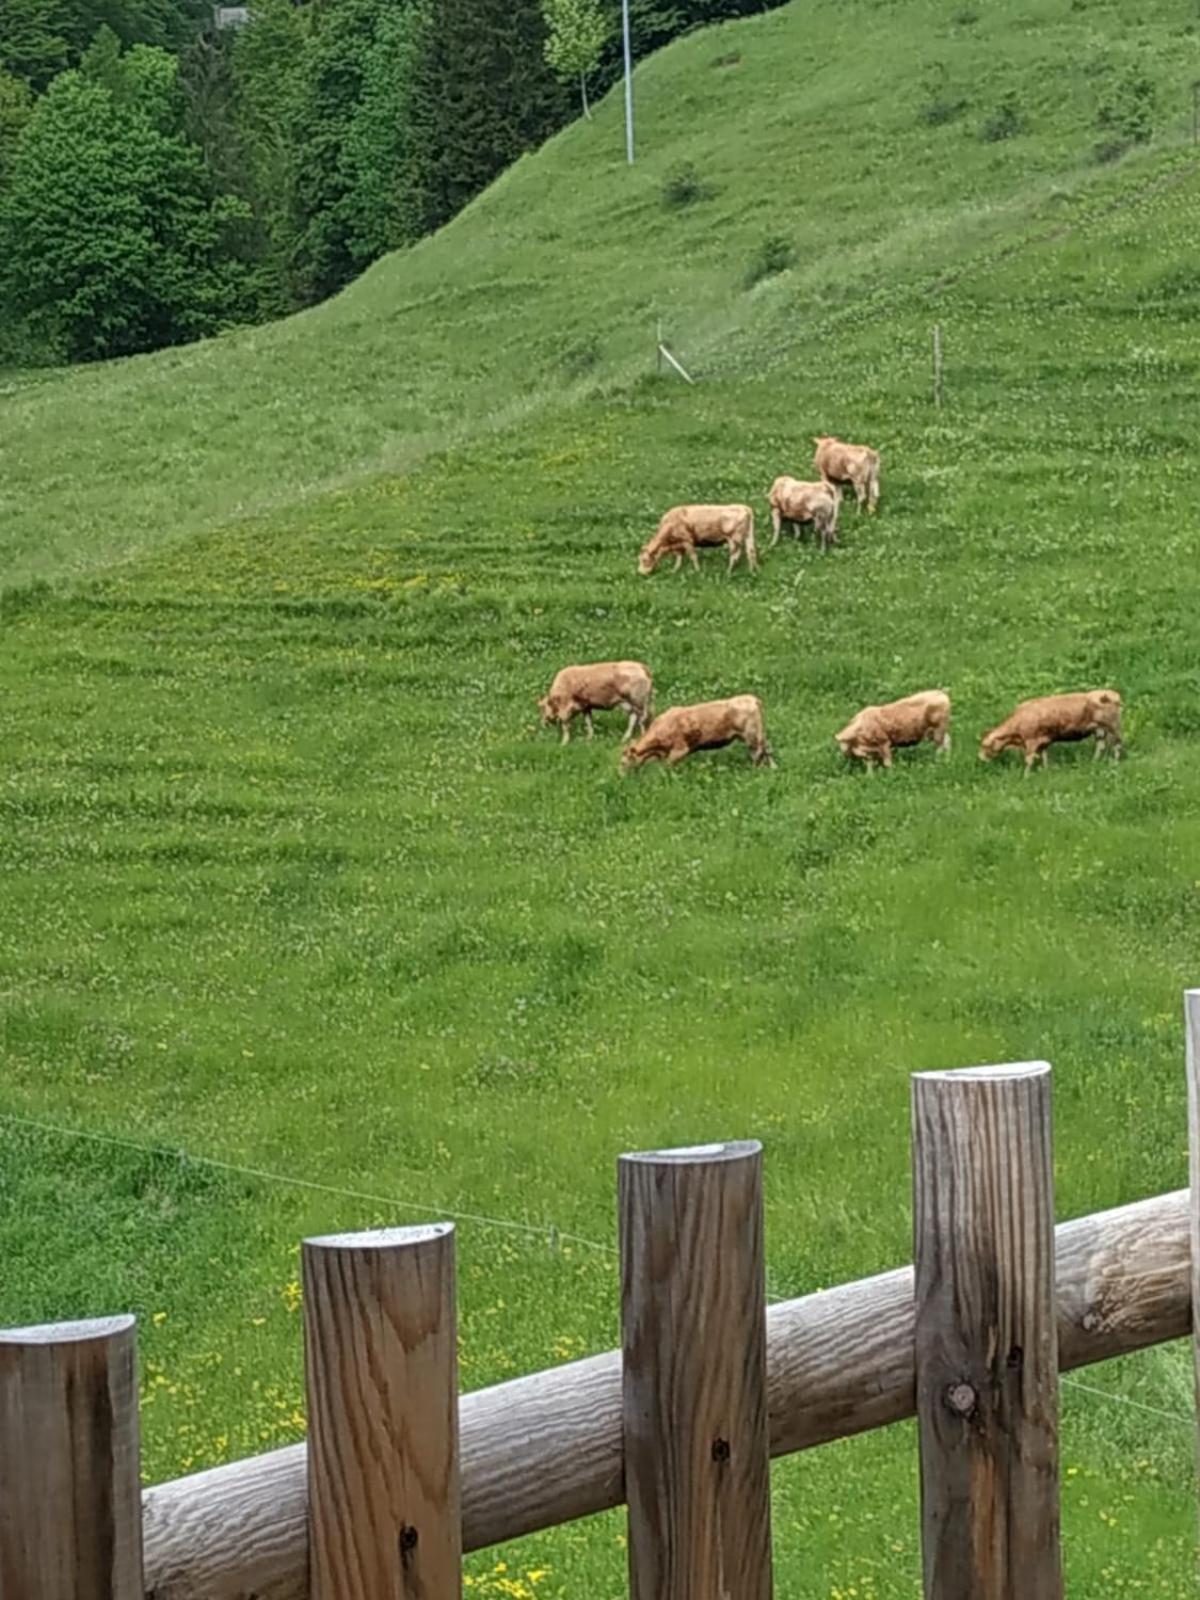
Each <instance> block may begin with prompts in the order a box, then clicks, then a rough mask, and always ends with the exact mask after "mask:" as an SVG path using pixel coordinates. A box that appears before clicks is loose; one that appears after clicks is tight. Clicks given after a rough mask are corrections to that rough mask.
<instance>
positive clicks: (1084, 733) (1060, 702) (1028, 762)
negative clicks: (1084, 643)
mask: <svg viewBox="0 0 1200 1600" xmlns="http://www.w3.org/2000/svg"><path fill="white" fill-rule="evenodd" d="M1093 735H1094V736H1095V740H1096V754H1095V755H1094V756H1093V757H1092V759H1093V760H1097V759H1098V758H1099V757H1100V756H1101V755H1102V754H1103V753H1104V751H1105V750H1106V749H1107V750H1111V751H1112V754H1113V760H1114V761H1116V760H1119V759H1120V756H1121V751H1122V750H1123V749H1124V746H1123V744H1122V743H1121V696H1120V695H1119V694H1118V693H1117V691H1116V690H1115V689H1089V690H1087V691H1086V693H1084V694H1048V695H1046V696H1044V697H1043V698H1042V699H1041V700H1023V701H1022V702H1021V704H1020V705H1019V706H1018V707H1017V709H1016V710H1015V711H1014V712H1013V714H1012V716H1011V717H1006V718H1005V720H1004V721H1003V722H1002V723H1000V724H999V726H998V727H995V728H993V729H992V730H991V731H990V733H985V734H984V736H983V741H982V743H981V744H980V746H979V759H980V760H981V761H991V760H992V758H993V757H994V756H998V755H999V754H1000V752H1001V751H1002V750H1023V751H1024V753H1025V776H1026V777H1028V776H1029V774H1030V772H1031V771H1032V769H1033V765H1034V763H1035V762H1036V760H1037V758H1038V757H1039V756H1041V758H1042V765H1043V767H1045V766H1049V761H1048V760H1047V754H1046V752H1047V750H1048V748H1049V746H1050V745H1052V744H1067V743H1071V742H1074V741H1076V740H1079V739H1089V738H1091V737H1092V736H1093Z"/></svg>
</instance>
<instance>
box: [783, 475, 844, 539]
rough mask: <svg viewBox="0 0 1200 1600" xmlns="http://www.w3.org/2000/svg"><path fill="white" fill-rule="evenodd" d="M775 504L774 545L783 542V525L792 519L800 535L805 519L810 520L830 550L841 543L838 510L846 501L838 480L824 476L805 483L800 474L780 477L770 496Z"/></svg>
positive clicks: (792, 523) (793, 528) (795, 529)
mask: <svg viewBox="0 0 1200 1600" xmlns="http://www.w3.org/2000/svg"><path fill="white" fill-rule="evenodd" d="M767 504H768V505H769V506H770V507H771V526H772V528H773V529H774V532H773V534H772V536H771V549H772V550H773V549H774V548H775V546H776V545H777V544H778V543H779V533H780V529H781V528H782V527H783V524H784V523H785V522H787V523H790V524H791V527H792V531H793V532H794V533H795V535H796V537H797V538H799V537H800V528H801V525H802V524H803V523H806V522H810V523H811V524H812V527H813V532H814V533H815V534H816V535H817V537H818V538H819V539H820V541H821V549H822V550H828V548H829V546H830V545H831V544H836V543H837V521H838V511H839V510H840V509H841V504H842V491H841V490H840V489H839V488H838V486H837V485H836V484H835V483H829V482H828V481H827V480H826V479H824V478H822V479H821V481H820V482H819V483H802V482H801V481H800V480H799V479H798V478H776V479H775V482H774V483H773V484H772V485H771V492H770V494H769V495H768V496H767Z"/></svg>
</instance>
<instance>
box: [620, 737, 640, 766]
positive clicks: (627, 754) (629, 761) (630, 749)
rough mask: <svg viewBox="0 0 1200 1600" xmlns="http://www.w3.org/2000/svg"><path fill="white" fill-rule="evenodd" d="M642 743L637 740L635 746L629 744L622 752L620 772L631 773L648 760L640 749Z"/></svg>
mask: <svg viewBox="0 0 1200 1600" xmlns="http://www.w3.org/2000/svg"><path fill="white" fill-rule="evenodd" d="M641 742H642V741H641V740H640V739H635V740H634V742H633V744H627V745H626V746H625V748H624V750H622V751H621V761H620V766H619V768H618V770H619V771H620V772H623V773H624V772H629V771H630V770H631V769H632V768H633V767H640V766H641V764H642V762H643V761H644V760H645V759H646V757H645V756H644V755H643V754H642V752H641V750H640V748H639V746H640V745H641Z"/></svg>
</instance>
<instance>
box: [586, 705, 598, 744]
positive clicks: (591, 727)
mask: <svg viewBox="0 0 1200 1600" xmlns="http://www.w3.org/2000/svg"><path fill="white" fill-rule="evenodd" d="M583 720H584V721H585V722H586V723H587V736H588V738H589V739H594V738H595V737H596V729H595V727H594V725H593V723H592V713H591V711H590V710H588V711H585V712H584V713H583Z"/></svg>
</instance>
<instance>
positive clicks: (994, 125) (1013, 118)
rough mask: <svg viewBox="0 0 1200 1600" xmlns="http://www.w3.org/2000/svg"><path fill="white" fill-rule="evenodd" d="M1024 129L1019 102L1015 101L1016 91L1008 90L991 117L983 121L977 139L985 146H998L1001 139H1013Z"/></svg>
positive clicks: (1023, 119)
mask: <svg viewBox="0 0 1200 1600" xmlns="http://www.w3.org/2000/svg"><path fill="white" fill-rule="evenodd" d="M1024 127H1025V118H1024V117H1023V116H1022V115H1021V102H1020V101H1019V100H1018V99H1017V95H1016V91H1015V90H1013V89H1010V90H1009V91H1008V93H1007V94H1005V95H1004V96H1003V97H1002V99H1001V101H1000V104H999V105H998V106H997V107H996V109H995V110H994V111H993V112H992V114H991V116H989V117H988V118H986V120H985V121H984V124H983V126H982V127H981V128H980V130H979V137H980V138H981V139H983V140H984V141H985V143H987V144H998V143H999V142H1000V140H1001V139H1012V138H1015V136H1016V135H1017V134H1018V133H1021V132H1022V131H1023V130H1024Z"/></svg>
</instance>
